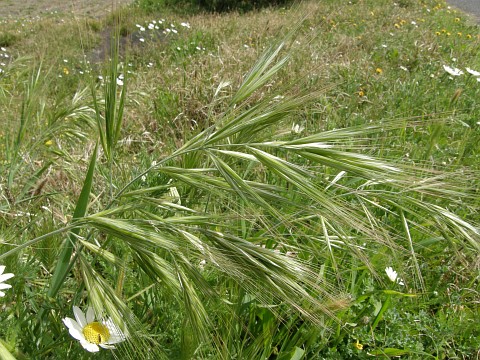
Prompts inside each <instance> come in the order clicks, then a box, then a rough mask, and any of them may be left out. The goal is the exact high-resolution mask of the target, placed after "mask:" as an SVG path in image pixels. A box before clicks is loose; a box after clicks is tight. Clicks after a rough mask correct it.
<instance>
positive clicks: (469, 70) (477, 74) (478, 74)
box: [465, 67, 480, 77]
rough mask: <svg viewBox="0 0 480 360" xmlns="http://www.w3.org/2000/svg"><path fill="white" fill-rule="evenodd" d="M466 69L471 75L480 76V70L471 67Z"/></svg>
mask: <svg viewBox="0 0 480 360" xmlns="http://www.w3.org/2000/svg"><path fill="white" fill-rule="evenodd" d="M465 70H467V72H468V73H469V74H470V75H473V76H476V77H478V76H480V71H475V70H473V69H470V68H468V67H467V68H465Z"/></svg>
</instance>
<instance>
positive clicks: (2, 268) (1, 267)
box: [0, 265, 5, 275]
mask: <svg viewBox="0 0 480 360" xmlns="http://www.w3.org/2000/svg"><path fill="white" fill-rule="evenodd" d="M4 271H5V265H0V275H1V274H3V272H4Z"/></svg>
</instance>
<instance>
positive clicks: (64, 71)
mask: <svg viewBox="0 0 480 360" xmlns="http://www.w3.org/2000/svg"><path fill="white" fill-rule="evenodd" d="M63 73H64V74H65V75H68V74H69V71H68V69H67V68H66V67H64V68H63Z"/></svg>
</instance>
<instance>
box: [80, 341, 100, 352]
mask: <svg viewBox="0 0 480 360" xmlns="http://www.w3.org/2000/svg"><path fill="white" fill-rule="evenodd" d="M80 344H81V345H82V346H83V348H84V349H85V350H87V351H90V352H98V351H100V348H99V347H98V346H97V345H96V344H92V343H89V342H88V341H80Z"/></svg>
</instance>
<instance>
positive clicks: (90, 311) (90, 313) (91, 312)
mask: <svg viewBox="0 0 480 360" xmlns="http://www.w3.org/2000/svg"><path fill="white" fill-rule="evenodd" d="M94 321H95V310H93V308H92V307H91V306H89V307H88V309H87V324H90V323H91V322H94Z"/></svg>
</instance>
